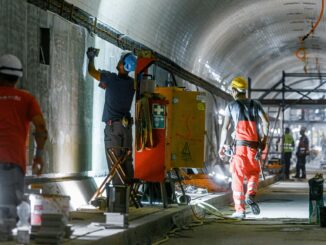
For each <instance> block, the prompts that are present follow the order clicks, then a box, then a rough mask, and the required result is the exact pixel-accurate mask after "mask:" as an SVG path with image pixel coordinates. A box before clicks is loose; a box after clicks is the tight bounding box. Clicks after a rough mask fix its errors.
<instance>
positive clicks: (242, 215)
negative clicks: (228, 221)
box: [231, 211, 246, 220]
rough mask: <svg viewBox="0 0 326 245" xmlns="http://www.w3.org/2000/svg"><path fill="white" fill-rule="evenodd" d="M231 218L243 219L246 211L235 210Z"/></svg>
mask: <svg viewBox="0 0 326 245" xmlns="http://www.w3.org/2000/svg"><path fill="white" fill-rule="evenodd" d="M231 218H234V219H240V220H243V219H244V218H246V213H245V212H238V211H236V212H234V213H233V214H232V215H231Z"/></svg>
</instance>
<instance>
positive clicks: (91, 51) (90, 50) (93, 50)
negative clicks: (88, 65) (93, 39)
mask: <svg viewBox="0 0 326 245" xmlns="http://www.w3.org/2000/svg"><path fill="white" fill-rule="evenodd" d="M97 50H98V49H96V48H93V47H89V48H88V49H87V52H86V55H87V58H88V59H90V60H91V59H94V58H95V56H97V54H98V51H97Z"/></svg>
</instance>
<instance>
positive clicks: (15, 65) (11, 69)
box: [0, 54, 23, 77]
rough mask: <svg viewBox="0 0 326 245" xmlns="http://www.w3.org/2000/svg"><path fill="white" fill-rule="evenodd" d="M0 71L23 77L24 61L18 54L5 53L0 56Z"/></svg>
mask: <svg viewBox="0 0 326 245" xmlns="http://www.w3.org/2000/svg"><path fill="white" fill-rule="evenodd" d="M0 73H1V74H5V75H12V76H17V77H22V76H23V66H22V63H21V62H20V60H19V59H18V58H17V57H16V56H14V55H12V54H5V55H3V56H1V57H0Z"/></svg>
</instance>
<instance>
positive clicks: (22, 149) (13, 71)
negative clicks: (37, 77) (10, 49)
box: [0, 54, 47, 237]
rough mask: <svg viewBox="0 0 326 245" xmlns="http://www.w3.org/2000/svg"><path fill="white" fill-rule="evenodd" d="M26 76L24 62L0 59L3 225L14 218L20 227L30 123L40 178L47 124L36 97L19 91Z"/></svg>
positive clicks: (0, 200) (35, 169)
mask: <svg viewBox="0 0 326 245" xmlns="http://www.w3.org/2000/svg"><path fill="white" fill-rule="evenodd" d="M22 76H23V67H22V63H21V61H20V60H19V59H18V58H17V57H16V56H14V55H11V54H6V55H3V56H1V57H0V212H1V213H0V217H1V218H2V220H1V218H0V223H2V221H4V219H6V220H7V221H8V222H10V219H14V223H15V224H16V217H17V213H16V207H17V206H18V205H19V204H20V203H21V201H22V200H23V198H24V178H25V173H26V167H27V166H26V163H27V159H26V146H27V140H28V136H29V124H30V122H32V124H33V125H34V127H35V131H34V133H33V135H34V138H35V142H36V149H35V155H34V158H33V164H32V169H33V172H34V173H35V174H38V175H40V174H41V173H42V169H43V152H44V145H45V142H46V139H47V129H46V124H45V120H44V118H43V115H42V112H41V109H40V106H39V103H38V102H37V100H36V99H35V97H34V96H32V95H31V94H30V93H28V92H27V91H25V90H21V89H17V88H16V84H17V82H18V81H19V79H20V78H21V77H22ZM4 224H8V223H6V222H4ZM8 237H10V234H9V236H8Z"/></svg>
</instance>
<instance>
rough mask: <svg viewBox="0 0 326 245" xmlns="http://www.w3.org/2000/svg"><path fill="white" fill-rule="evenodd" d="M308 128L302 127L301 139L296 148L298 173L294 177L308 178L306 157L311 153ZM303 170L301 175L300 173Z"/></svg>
mask: <svg viewBox="0 0 326 245" xmlns="http://www.w3.org/2000/svg"><path fill="white" fill-rule="evenodd" d="M305 132H306V128H305V127H301V129H300V135H301V137H300V139H299V144H298V147H297V150H296V156H297V164H296V174H295V176H293V178H301V179H305V178H306V157H307V156H308V155H309V140H308V138H307V136H306V135H305ZM300 172H301V175H300Z"/></svg>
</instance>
